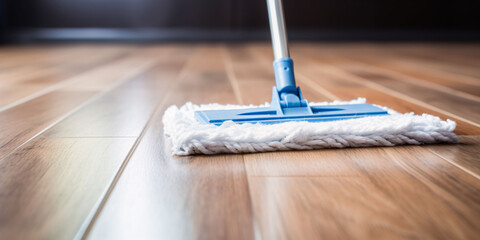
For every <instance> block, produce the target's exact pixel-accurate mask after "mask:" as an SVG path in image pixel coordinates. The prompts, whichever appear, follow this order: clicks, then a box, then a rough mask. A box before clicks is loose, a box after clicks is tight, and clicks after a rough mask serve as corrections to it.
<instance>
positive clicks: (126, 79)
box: [0, 43, 480, 240]
mask: <svg viewBox="0 0 480 240" xmlns="http://www.w3.org/2000/svg"><path fill="white" fill-rule="evenodd" d="M291 52H292V58H293V59H294V61H295V63H296V74H297V82H298V84H299V85H300V86H301V87H302V90H303V92H304V96H305V97H306V98H307V99H308V100H309V101H330V100H336V99H341V100H350V99H355V98H357V97H366V98H367V100H368V102H369V103H375V104H381V105H385V106H389V107H391V108H393V109H396V110H398V111H400V112H415V113H418V114H421V113H429V114H434V115H437V116H439V117H441V118H442V119H451V120H454V121H456V122H457V129H456V133H457V134H459V135H460V137H461V140H462V143H461V144H458V145H432V146H403V147H388V148H362V149H344V150H319V151H303V152H275V153H259V154H244V155H218V156H194V157H174V156H171V153H170V151H169V148H168V146H167V143H165V139H164V137H163V133H162V131H163V129H162V122H161V118H162V114H163V112H164V110H165V109H166V108H167V107H168V106H170V105H172V104H176V105H181V104H183V103H185V102H187V101H191V102H194V103H210V102H219V103H233V104H239V103H240V104H260V103H264V102H266V101H269V100H270V98H271V96H270V92H271V87H272V85H273V83H274V76H273V71H272V67H271V61H272V58H273V57H272V52H271V48H270V45H269V44H268V43H264V44H263V43H254V44H253V43H252V44H167V45H144V46H141V45H45V46H6V47H1V48H0V239H102V240H103V239H275V240H276V239H480V157H479V156H480V44H465V43H463V44H441V43H435V44H432V43H409V44H394V43H388V44H373V43H370V44H369V43H361V44H353V43H348V44H347V43H345V44H328V43H324V44H314V43H297V44H293V46H292V48H291Z"/></svg>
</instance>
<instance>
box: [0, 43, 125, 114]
mask: <svg viewBox="0 0 480 240" xmlns="http://www.w3.org/2000/svg"><path fill="white" fill-rule="evenodd" d="M126 57H127V53H126V52H125V50H124V51H120V52H119V53H115V54H112V55H111V56H109V57H106V58H104V59H100V60H99V62H100V63H97V64H96V65H95V66H87V67H84V68H83V69H81V70H71V71H72V74H71V76H68V77H66V78H65V79H63V80H61V81H59V82H58V83H55V84H52V85H50V86H47V87H46V88H44V89H42V90H39V91H37V92H35V93H33V94H30V95H28V96H26V97H24V98H21V99H18V100H16V101H14V102H12V103H10V104H7V105H5V106H3V107H1V108H0V112H2V111H5V110H7V109H10V108H13V107H16V106H18V105H20V104H22V103H25V102H28V101H30V100H33V99H35V98H38V97H40V96H43V95H45V94H48V93H51V92H53V91H55V90H58V89H60V88H61V87H63V86H66V85H68V84H69V83H73V82H75V80H78V79H75V77H76V76H77V75H79V74H83V73H86V72H89V71H93V70H95V69H100V68H102V67H103V66H105V65H106V64H109V63H111V62H112V61H115V60H120V59H122V58H126ZM49 68H54V67H49ZM45 69H48V68H45ZM45 69H42V70H45ZM42 70H38V71H42Z"/></svg>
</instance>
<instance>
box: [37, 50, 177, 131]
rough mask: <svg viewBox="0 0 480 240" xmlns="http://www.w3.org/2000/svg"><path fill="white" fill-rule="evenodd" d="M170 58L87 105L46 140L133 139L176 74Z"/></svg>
mask: <svg viewBox="0 0 480 240" xmlns="http://www.w3.org/2000/svg"><path fill="white" fill-rule="evenodd" d="M184 63H185V59H178V60H174V58H173V57H171V58H170V59H169V60H168V61H163V62H161V63H158V64H156V65H154V66H153V67H152V68H151V69H148V70H146V71H145V72H144V73H142V74H139V75H138V76H135V77H133V78H131V79H130V80H128V81H127V82H125V83H123V84H122V85H120V86H118V87H117V88H115V89H113V90H112V91H110V92H108V93H107V94H105V95H103V96H102V97H100V98H98V99H96V100H95V101H93V102H91V103H89V104H88V105H87V106H85V107H83V108H82V109H80V110H78V111H77V112H75V113H74V114H72V115H70V116H69V117H67V118H66V119H64V120H63V121H62V122H60V123H58V124H56V126H55V127H53V128H51V129H49V130H48V131H47V132H45V134H44V136H48V137H123V136H128V137H136V136H139V135H140V133H141V132H142V130H143V128H144V127H145V124H146V123H147V121H148V119H149V118H150V115H151V114H152V113H153V111H154V109H155V108H156V106H157V105H158V104H159V101H160V100H161V99H163V98H164V95H165V94H166V92H168V91H169V90H170V89H169V88H170V86H171V85H172V81H171V79H174V78H175V77H176V75H178V74H179V72H180V68H181V67H182V66H183V64H184Z"/></svg>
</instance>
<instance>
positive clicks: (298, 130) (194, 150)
mask: <svg viewBox="0 0 480 240" xmlns="http://www.w3.org/2000/svg"><path fill="white" fill-rule="evenodd" d="M356 104H365V99H362V98H360V99H357V100H354V101H349V102H340V101H335V102H330V103H327V102H323V103H310V106H312V107H315V108H317V107H318V108H326V109H331V108H341V107H340V106H344V105H349V106H350V105H356ZM375 107H377V108H379V109H381V110H383V111H386V112H387V113H388V115H385V114H381V115H378V116H369V117H362V118H350V119H348V118H347V119H344V120H337V121H322V122H307V121H288V122H283V123H277V124H262V123H255V124H252V123H248V122H247V123H242V124H239V123H235V122H234V121H231V120H230V121H224V122H223V123H222V124H221V125H220V126H217V125H214V124H208V123H205V122H203V121H199V120H198V119H196V118H195V112H196V111H211V110H227V109H230V110H235V111H237V110H238V111H243V110H241V109H249V111H251V109H253V108H270V104H265V105H262V106H252V105H250V106H241V105H220V104H208V105H201V106H198V105H194V104H192V103H187V104H185V105H183V106H182V107H180V108H178V107H177V106H171V107H169V108H168V109H167V111H166V112H165V114H164V116H163V124H164V133H165V135H166V137H167V139H168V140H169V143H170V144H171V148H172V153H173V154H176V155H191V154H219V153H254V152H269V151H279V150H311V149H324V148H346V147H371V146H395V145H402V144H414V145H420V144H432V143H456V142H459V139H458V137H457V136H456V135H455V134H454V133H453V130H454V129H455V126H456V124H455V122H454V121H451V120H446V121H443V120H441V119H440V118H438V117H435V116H432V115H428V114H423V115H414V114H413V113H406V114H401V113H397V112H395V111H394V110H391V109H388V108H386V107H382V106H375Z"/></svg>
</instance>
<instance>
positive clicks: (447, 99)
mask: <svg viewBox="0 0 480 240" xmlns="http://www.w3.org/2000/svg"><path fill="white" fill-rule="evenodd" d="M342 69H343V70H344V71H346V72H348V73H350V74H352V75H355V76H358V77H360V78H362V79H365V80H366V81H370V82H374V83H376V84H379V85H382V86H384V87H387V88H389V89H392V90H394V91H397V92H400V93H402V94H405V95H407V96H410V97H412V98H414V99H417V100H420V101H423V102H427V103H428V104H430V105H432V106H435V107H437V108H440V109H443V110H445V111H448V112H450V113H452V114H455V115H457V116H461V117H462V118H465V119H468V120H470V121H472V122H475V123H477V124H479V125H480V101H476V100H471V99H467V98H464V97H462V96H458V95H456V94H453V93H445V92H440V91H438V90H436V89H432V88H429V87H426V86H419V85H414V84H411V83H409V82H405V81H401V80H399V78H396V77H393V76H389V75H386V74H383V73H380V72H375V71H371V70H366V69H362V68H361V67H344V68H342Z"/></svg>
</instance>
